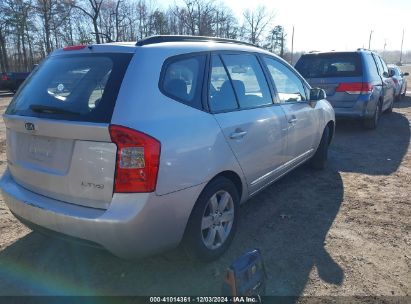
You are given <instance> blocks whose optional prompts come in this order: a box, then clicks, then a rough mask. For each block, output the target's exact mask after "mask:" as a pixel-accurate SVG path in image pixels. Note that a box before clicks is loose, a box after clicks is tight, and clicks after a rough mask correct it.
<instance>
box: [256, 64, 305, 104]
mask: <svg viewBox="0 0 411 304" xmlns="http://www.w3.org/2000/svg"><path fill="white" fill-rule="evenodd" d="M264 61H265V63H266V64H267V67H268V71H269V72H270V75H271V77H272V78H273V81H274V84H275V87H276V89H277V94H278V97H279V99H280V101H281V102H296V101H305V100H307V96H306V92H305V90H304V86H303V83H302V81H301V79H300V78H298V76H297V75H296V74H295V73H294V72H292V71H291V70H290V69H289V68H288V67H286V66H285V65H284V64H282V63H280V62H278V61H277V60H275V59H272V58H268V57H264Z"/></svg>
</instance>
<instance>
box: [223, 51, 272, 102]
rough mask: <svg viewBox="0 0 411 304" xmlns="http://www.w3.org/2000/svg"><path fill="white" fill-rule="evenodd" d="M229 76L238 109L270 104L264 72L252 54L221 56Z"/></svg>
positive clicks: (270, 99)
mask: <svg viewBox="0 0 411 304" xmlns="http://www.w3.org/2000/svg"><path fill="white" fill-rule="evenodd" d="M221 57H222V59H223V61H224V64H225V66H226V68H227V71H228V73H229V75H230V78H231V82H232V85H233V87H234V91H235V93H236V97H237V100H238V103H239V105H240V108H242V109H247V108H255V107H259V106H263V105H269V104H272V97H271V93H270V90H269V87H268V84H267V80H266V79H265V76H264V72H263V70H262V68H261V66H260V63H259V62H258V60H257V58H256V57H255V56H254V55H252V54H230V55H227V54H224V55H222V56H221Z"/></svg>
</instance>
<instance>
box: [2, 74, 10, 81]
mask: <svg viewBox="0 0 411 304" xmlns="http://www.w3.org/2000/svg"><path fill="white" fill-rule="evenodd" d="M1 80H3V81H7V80H9V77H8V76H7V74H3V75H1Z"/></svg>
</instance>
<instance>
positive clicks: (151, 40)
mask: <svg viewBox="0 0 411 304" xmlns="http://www.w3.org/2000/svg"><path fill="white" fill-rule="evenodd" d="M198 41H200V42H201V41H203V42H207V41H212V42H220V43H233V44H243V45H248V46H254V47H257V46H256V45H254V44H252V43H248V42H243V41H238V40H234V39H228V38H219V37H207V36H188V35H157V36H150V37H147V38H143V39H141V40H139V41H137V43H136V46H143V45H149V44H156V43H162V42H198Z"/></svg>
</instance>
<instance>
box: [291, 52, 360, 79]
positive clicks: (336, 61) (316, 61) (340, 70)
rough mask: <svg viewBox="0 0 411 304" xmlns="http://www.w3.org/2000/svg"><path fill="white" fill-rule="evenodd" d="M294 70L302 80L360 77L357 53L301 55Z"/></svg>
mask: <svg viewBox="0 0 411 304" xmlns="http://www.w3.org/2000/svg"><path fill="white" fill-rule="evenodd" d="M295 68H296V69H297V71H298V72H300V74H301V75H302V76H303V77H304V78H323V77H355V76H361V75H362V65H361V58H360V56H359V54H357V53H328V54H309V55H303V56H302V57H301V58H300V60H299V61H298V62H297V64H296V66H295Z"/></svg>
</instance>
